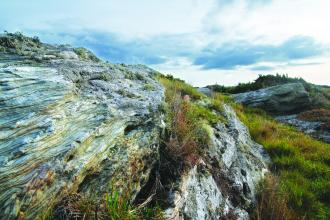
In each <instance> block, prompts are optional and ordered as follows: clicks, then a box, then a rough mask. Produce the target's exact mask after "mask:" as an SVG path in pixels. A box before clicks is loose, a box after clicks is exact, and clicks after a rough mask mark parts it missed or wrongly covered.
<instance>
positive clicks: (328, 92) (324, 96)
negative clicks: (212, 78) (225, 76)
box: [209, 74, 330, 109]
mask: <svg viewBox="0 0 330 220" xmlns="http://www.w3.org/2000/svg"><path fill="white" fill-rule="evenodd" d="M285 83H302V84H303V85H304V87H305V89H306V91H307V92H308V93H309V95H310V97H311V101H312V106H311V108H326V109H330V87H329V86H318V85H313V84H311V83H308V82H306V81H305V80H303V79H302V78H292V77H289V76H288V75H280V74H276V75H259V77H258V79H256V80H255V81H254V82H249V83H239V84H238V85H237V86H229V87H226V86H221V85H212V86H209V88H211V89H212V90H213V91H214V92H220V93H229V94H236V93H243V92H250V91H255V90H258V89H263V88H267V87H270V86H276V85H281V84H285Z"/></svg>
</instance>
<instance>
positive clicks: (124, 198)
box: [105, 188, 138, 220]
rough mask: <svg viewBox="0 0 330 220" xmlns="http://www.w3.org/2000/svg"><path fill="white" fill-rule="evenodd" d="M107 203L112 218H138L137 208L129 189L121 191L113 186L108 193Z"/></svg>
mask: <svg viewBox="0 0 330 220" xmlns="http://www.w3.org/2000/svg"><path fill="white" fill-rule="evenodd" d="M105 203H106V206H105V207H106V212H107V214H108V216H109V218H110V219H111V220H119V219H122V220H131V219H138V215H137V210H136V209H135V208H134V207H133V206H132V205H131V201H130V191H129V190H123V191H122V192H121V193H120V192H119V191H118V190H116V189H115V188H112V189H111V190H110V193H108V194H107V195H106V199H105Z"/></svg>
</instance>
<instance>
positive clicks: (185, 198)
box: [0, 35, 268, 219]
mask: <svg viewBox="0 0 330 220" xmlns="http://www.w3.org/2000/svg"><path fill="white" fill-rule="evenodd" d="M0 51H3V52H1V53H0V94H1V96H0V165H1V166H0V213H1V215H0V219H16V218H18V217H19V218H22V219H37V218H40V217H43V216H44V213H45V212H46V211H47V210H48V208H50V207H52V206H53V205H54V204H55V203H56V202H58V201H59V200H60V199H61V198H62V197H63V196H64V195H66V194H70V193H77V192H78V193H80V194H84V195H86V196H94V197H95V196H96V197H99V198H100V197H101V196H102V195H103V194H104V193H105V192H107V191H108V190H109V189H110V187H109V185H111V184H114V183H115V184H116V183H118V184H119V185H120V184H122V185H125V184H128V183H130V184H131V187H132V192H133V195H132V197H133V199H134V198H135V197H136V196H138V195H140V194H141V189H143V190H148V189H147V186H148V184H150V181H152V180H153V178H152V175H153V174H154V172H155V170H156V169H157V167H158V166H156V165H157V163H159V156H160V155H159V150H158V147H159V143H160V136H161V134H162V130H163V126H164V123H163V121H162V119H163V116H162V113H161V111H160V110H159V109H158V108H159V106H160V105H161V104H162V102H163V101H164V88H163V87H162V86H161V85H160V84H159V82H158V81H157V80H156V79H155V78H156V77H155V76H156V74H157V73H156V72H155V71H153V70H152V69H149V68H147V67H145V66H142V65H114V64H110V63H106V62H102V61H100V60H98V59H97V58H95V56H94V55H93V54H91V53H90V52H88V51H86V50H84V49H79V50H77V49H73V48H70V47H67V46H52V45H46V44H41V43H40V42H39V41H38V39H36V38H34V39H31V38H27V37H24V36H21V35H18V36H15V35H9V36H4V37H2V36H1V37H0ZM224 117H225V118H226V121H227V122H226V123H219V124H217V126H215V127H213V128H211V127H210V128H209V130H210V134H209V135H210V137H211V140H212V144H210V146H209V147H208V149H207V150H206V156H205V157H203V158H204V159H203V160H200V161H199V162H198V163H197V164H196V165H195V166H194V167H192V168H191V169H190V170H188V172H187V173H184V174H182V175H181V177H180V178H179V180H177V181H178V184H179V189H180V190H177V191H171V192H168V194H169V195H170V196H169V197H170V198H172V206H171V207H169V208H168V209H166V210H165V216H167V217H168V218H179V219H219V218H225V217H228V218H229V217H230V216H231V217H236V218H240V219H248V218H249V215H248V211H249V209H250V208H251V207H253V205H254V204H255V195H256V185H257V183H258V181H259V180H260V179H261V178H262V177H263V175H264V173H265V172H266V170H267V168H266V163H267V161H268V157H267V155H265V154H264V152H263V150H262V147H261V146H260V145H258V144H256V143H255V142H253V141H252V140H251V138H250V135H249V133H248V130H247V128H246V127H245V126H244V125H243V124H242V123H241V122H240V121H239V119H238V118H237V117H236V115H235V113H234V111H233V110H232V109H231V108H230V107H229V106H227V105H226V106H224ZM118 184H117V186H118ZM143 190H142V191H143Z"/></svg>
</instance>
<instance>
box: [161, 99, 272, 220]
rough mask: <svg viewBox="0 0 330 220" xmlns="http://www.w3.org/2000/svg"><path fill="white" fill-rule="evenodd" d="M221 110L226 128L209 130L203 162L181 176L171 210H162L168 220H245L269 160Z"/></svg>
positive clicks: (228, 113)
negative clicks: (210, 140) (205, 157)
mask: <svg viewBox="0 0 330 220" xmlns="http://www.w3.org/2000/svg"><path fill="white" fill-rule="evenodd" d="M224 109H225V117H226V119H227V120H228V123H227V125H225V124H222V123H221V124H219V125H218V126H217V127H216V128H214V129H212V134H211V136H212V140H213V144H212V145H211V146H210V148H209V149H208V150H207V159H206V160H205V161H200V162H199V164H197V165H196V166H195V167H193V168H192V169H191V170H190V171H189V172H188V173H187V174H185V175H183V176H182V178H181V182H180V190H179V191H176V192H172V194H173V195H172V196H171V197H173V207H171V208H169V209H167V210H166V211H165V214H166V217H167V218H168V219H196V220H197V219H226V218H229V219H231V218H234V219H249V213H248V210H249V209H250V208H251V207H253V205H254V204H255V203H256V201H255V196H256V185H257V184H258V182H259V180H260V179H261V178H262V177H263V175H264V174H265V172H267V163H268V162H269V157H268V155H267V154H266V153H265V151H264V150H263V148H262V146H260V145H259V144H257V143H255V142H254V141H252V140H251V137H250V135H249V132H248V130H247V128H246V127H245V126H244V125H243V124H242V122H240V121H239V119H238V118H237V116H236V114H235V113H234V111H233V110H232V109H231V108H230V107H229V106H227V105H225V106H224ZM230 216H231V218H230Z"/></svg>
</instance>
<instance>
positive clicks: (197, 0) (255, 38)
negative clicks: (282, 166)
mask: <svg viewBox="0 0 330 220" xmlns="http://www.w3.org/2000/svg"><path fill="white" fill-rule="evenodd" d="M329 9H330V1H329V0H313V1H311V0H290V1H288V0H273V1H272V0H180V1H178V0H167V1H162V0H140V1H135V0H121V1H116V0H50V1H44V0H30V1H23V0H10V1H1V2H0V30H1V29H3V30H8V31H24V32H27V33H30V34H31V35H40V36H41V39H43V40H45V41H48V42H52V43H55V42H57V43H66V42H67V43H74V44H75V45H77V46H78V45H79V43H81V44H82V45H81V46H88V45H91V42H92V41H95V40H98V39H99V38H95V37H94V36H93V34H92V32H95V33H104V35H105V37H104V39H107V40H111V39H116V42H115V43H117V44H118V45H117V47H113V45H112V42H103V41H102V42H101V43H102V44H104V45H105V48H115V49H116V48H117V49H118V52H120V51H123V53H125V54H123V56H122V57H123V59H124V60H130V57H129V56H132V57H133V58H134V59H132V60H142V61H143V60H147V58H150V57H151V56H154V57H161V58H164V60H166V63H162V64H159V65H154V66H153V67H155V68H158V69H160V70H163V71H166V72H168V71H170V72H171V73H172V74H174V75H177V76H181V77H183V78H184V79H185V80H187V81H190V82H192V83H193V84H195V85H205V84H211V83H215V82H218V83H220V84H235V83H238V82H243V81H248V80H252V79H253V78H256V77H257V75H258V74H259V73H274V74H275V73H276V72H280V73H288V74H289V75H293V76H302V77H305V78H306V79H307V80H310V81H312V82H315V83H322V84H329V85H330V74H329V72H328V70H329V69H330V68H329V67H330V61H329V54H326V53H325V54H323V55H322V56H321V57H317V58H310V57H308V58H306V59H302V60H298V61H297V62H298V63H299V62H300V63H303V64H304V65H292V61H290V60H288V61H287V62H285V61H281V63H275V62H271V60H268V59H267V60H266V61H267V62H266V63H265V62H264V61H263V60H262V62H260V63H254V64H252V65H250V66H247V67H239V66H237V68H236V69H234V70H226V71H225V70H220V69H214V70H202V69H200V68H199V67H197V66H194V65H193V63H194V62H193V61H194V57H196V56H197V55H198V54H199V53H201V52H202V51H203V50H204V49H206V48H207V49H211V50H212V49H214V48H218V47H219V45H221V44H230V43H231V42H235V41H238V40H241V41H245V42H249V43H250V44H251V45H265V44H267V45H279V44H282V43H283V42H285V41H287V40H288V39H290V38H292V37H294V36H307V37H311V38H313V39H314V40H315V41H316V42H318V43H320V44H322V45H330V25H328V21H330V13H329ZM89 33H90V34H89ZM82 36H84V38H83V40H82V38H81V37H82ZM109 36H110V37H109ZM111 36H112V37H113V36H115V38H111ZM88 39H89V40H88ZM106 45H109V47H106ZM132 45H133V46H135V47H134V48H132V49H131V50H130V46H132ZM98 46H100V45H98ZM120 47H123V48H120ZM95 49H96V50H97V48H96V47H95ZM96 52H97V51H96ZM102 52H103V53H105V51H104V50H103V51H102ZM115 52H116V51H115ZM146 53H153V54H152V55H148V56H147V58H145V57H144V58H145V59H144V58H141V59H136V58H138V57H136V56H144V54H146ZM105 54H106V53H105ZM110 54H113V53H110ZM116 55H118V54H116ZM268 56H271V54H268ZM117 58H118V59H121V58H120V56H118V57H117ZM150 59H151V58H150ZM315 59H317V60H316V61H315ZM267 67H268V68H267ZM269 67H272V68H273V69H271V68H269ZM253 69H254V70H253Z"/></svg>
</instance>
